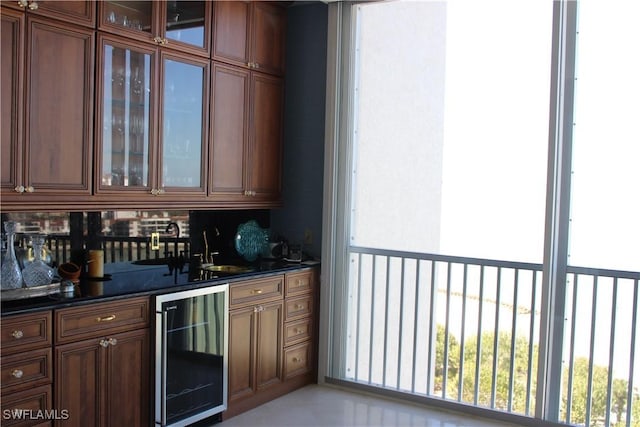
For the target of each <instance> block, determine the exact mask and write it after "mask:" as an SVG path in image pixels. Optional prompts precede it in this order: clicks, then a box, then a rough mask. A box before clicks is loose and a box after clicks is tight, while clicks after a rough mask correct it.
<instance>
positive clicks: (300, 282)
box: [296, 279, 306, 288]
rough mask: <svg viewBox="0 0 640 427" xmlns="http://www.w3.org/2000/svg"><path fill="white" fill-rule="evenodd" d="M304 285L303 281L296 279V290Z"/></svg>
mask: <svg viewBox="0 0 640 427" xmlns="http://www.w3.org/2000/svg"><path fill="white" fill-rule="evenodd" d="M305 284H306V283H305V281H304V280H300V279H298V280H297V281H296V287H298V288H299V287H301V286H305Z"/></svg>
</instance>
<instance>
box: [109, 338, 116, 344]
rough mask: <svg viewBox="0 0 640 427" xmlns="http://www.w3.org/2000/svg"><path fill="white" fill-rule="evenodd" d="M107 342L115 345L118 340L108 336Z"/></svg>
mask: <svg viewBox="0 0 640 427" xmlns="http://www.w3.org/2000/svg"><path fill="white" fill-rule="evenodd" d="M109 344H111V345H116V344H118V340H117V339H115V338H109Z"/></svg>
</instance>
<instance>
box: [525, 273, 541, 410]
mask: <svg viewBox="0 0 640 427" xmlns="http://www.w3.org/2000/svg"><path fill="white" fill-rule="evenodd" d="M537 279H538V272H536V271H533V270H531V282H532V283H531V306H530V312H529V313H530V314H529V354H528V358H527V397H526V401H525V412H524V413H525V415H530V413H529V412H530V411H531V387H532V382H533V381H532V379H531V376H532V374H533V373H534V372H533V340H534V334H535V330H536V328H535V317H536V295H537V287H538V282H537Z"/></svg>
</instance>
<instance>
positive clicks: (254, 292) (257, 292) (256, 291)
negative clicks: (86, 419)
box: [251, 289, 262, 295]
mask: <svg viewBox="0 0 640 427" xmlns="http://www.w3.org/2000/svg"><path fill="white" fill-rule="evenodd" d="M251 293H252V294H255V295H260V294H261V293H262V289H254V290H252V291H251Z"/></svg>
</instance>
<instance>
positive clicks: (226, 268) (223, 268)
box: [202, 265, 253, 274]
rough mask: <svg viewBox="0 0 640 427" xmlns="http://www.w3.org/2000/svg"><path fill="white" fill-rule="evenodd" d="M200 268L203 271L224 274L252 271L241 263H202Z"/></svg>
mask: <svg viewBox="0 0 640 427" xmlns="http://www.w3.org/2000/svg"><path fill="white" fill-rule="evenodd" d="M202 269H203V270H205V271H213V272H215V273H225V274H240V273H248V272H250V271H253V268H252V267H245V266H241V265H203V266H202Z"/></svg>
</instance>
